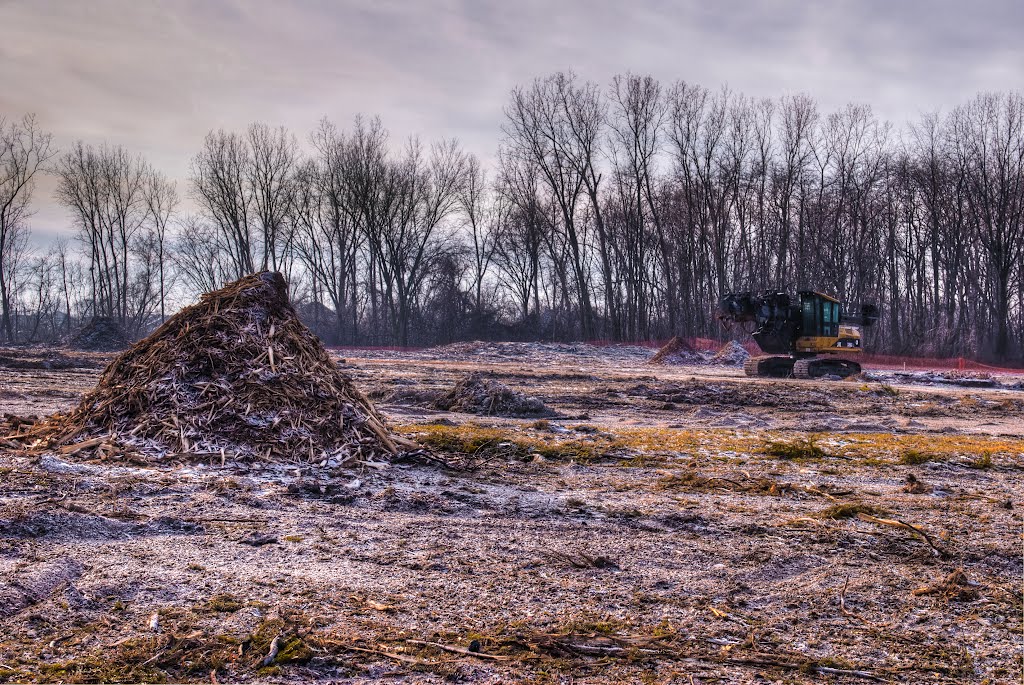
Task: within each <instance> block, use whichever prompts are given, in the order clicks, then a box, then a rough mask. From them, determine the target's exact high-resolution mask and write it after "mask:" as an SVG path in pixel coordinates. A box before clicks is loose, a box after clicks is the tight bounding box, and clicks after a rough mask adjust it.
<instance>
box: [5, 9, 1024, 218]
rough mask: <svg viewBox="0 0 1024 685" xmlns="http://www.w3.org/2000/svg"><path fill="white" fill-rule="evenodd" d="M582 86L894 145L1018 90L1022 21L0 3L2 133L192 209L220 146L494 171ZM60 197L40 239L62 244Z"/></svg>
mask: <svg viewBox="0 0 1024 685" xmlns="http://www.w3.org/2000/svg"><path fill="white" fill-rule="evenodd" d="M569 68H571V69H573V70H575V71H576V72H577V73H578V74H580V75H581V76H582V77H584V78H586V79H590V80H595V81H598V82H600V83H602V84H607V82H608V81H609V80H610V78H611V76H612V75H614V74H616V73H622V72H626V71H633V72H638V73H649V74H652V75H654V76H656V77H658V78H659V79H661V80H662V81H663V82H666V83H667V82H670V81H674V80H676V79H685V80H687V81H690V82H695V83H700V84H702V85H705V86H709V87H714V88H717V87H718V86H720V85H722V84H728V85H729V86H730V87H731V88H732V89H734V90H737V91H741V92H744V93H746V94H748V95H755V96H777V95H782V94H785V93H795V92H806V93H808V94H810V95H811V96H813V97H814V98H816V99H817V100H818V102H819V104H820V105H821V107H822V109H823V110H825V111H828V110H830V109H833V108H835V107H837V106H839V105H841V104H843V103H845V102H850V101H853V102H858V103H867V104H870V105H872V106H873V108H874V110H875V112H876V113H877V114H878V115H879V116H880V117H882V118H885V119H889V120H892V121H893V122H894V123H896V124H897V125H901V124H903V123H904V122H905V121H906V120H907V119H913V118H916V117H917V116H918V115H919V114H920V113H922V112H925V111H933V110H940V111H948V110H949V109H950V108H951V107H952V106H954V105H956V104H958V103H960V102H963V101H964V100H966V99H968V98H969V97H970V96H971V95H973V94H974V93H975V92H977V91H980V90H1021V89H1022V88H1024V2H1022V0H1003V1H1002V2H980V1H977V0H976V1H973V2H967V1H964V2H955V3H954V2H945V1H939V0H935V1H927V0H913V1H910V0H906V1H903V0H853V1H850V2H828V1H825V0H821V1H818V2H806V1H803V0H792V1H783V0H771V1H761V2H728V1H726V0H720V1H714V0H666V1H664V2H658V1H649V2H625V1H623V0H617V1H615V2H611V1H608V0H558V2H552V1H547V2H545V1H541V0H538V1H533V0H528V1H521V2H515V1H514V0H499V1H494V2H490V1H485V0H479V1H476V2H474V1H471V0H466V1H465V2H459V1H457V0H436V1H435V0H419V1H417V0H409V1H408V2H390V1H386V0H377V1H369V0H368V1H357V0H352V1H349V2H346V1H345V0H337V1H331V0H302V1H294V2H286V1H283V0H194V1H192V0H163V1H156V0H123V1H122V0H88V1H77V0H67V1H65V2H60V1H56V0H53V1H51V0H0V116H6V117H8V118H11V117H20V116H21V115H23V114H24V113H26V112H35V113H36V114H37V115H38V117H39V120H40V123H41V124H42V126H43V127H44V128H46V129H48V130H50V131H52V132H53V133H54V136H55V139H56V141H57V143H58V145H60V146H62V147H66V146H67V145H69V144H70V143H71V142H72V141H74V140H76V139H79V138H81V139H84V140H86V141H87V142H95V143H99V142H102V141H109V142H111V143H116V144H121V145H124V146H125V147H127V148H130V149H131V150H133V151H137V152H141V153H143V154H144V155H145V156H146V157H147V158H148V159H149V160H150V161H151V162H153V163H154V164H155V165H157V166H158V167H160V168H161V169H163V170H164V171H166V172H167V173H168V174H169V175H170V176H171V177H173V178H176V179H178V180H179V188H180V189H181V190H182V191H186V190H187V172H188V171H187V170H188V162H189V159H190V157H191V156H192V155H193V154H195V152H196V151H197V150H198V148H199V146H200V144H201V142H202V138H203V136H204V135H205V134H206V132H207V131H209V130H210V129H212V128H220V127H223V128H226V129H236V130H239V129H242V128H244V127H245V126H246V125H247V124H249V123H250V122H252V121H257V120H258V121H265V122H268V123H271V124H283V125H285V126H287V127H289V128H291V129H292V130H293V131H295V133H296V134H297V135H298V136H299V138H300V140H302V139H304V138H305V136H306V134H307V132H308V131H309V130H311V129H312V128H313V126H314V125H315V124H316V122H317V120H319V119H320V118H322V117H324V116H327V117H329V118H331V119H332V120H334V121H335V122H336V123H338V124H339V125H347V124H348V123H349V122H350V121H351V120H352V118H353V117H354V116H355V115H356V114H357V113H359V112H364V113H368V114H379V115H380V116H381V117H382V119H383V121H384V124H385V125H386V126H387V127H388V128H389V129H390V130H391V131H392V134H393V138H394V139H401V138H403V137H405V136H408V135H410V134H413V133H418V134H420V135H421V136H422V137H423V138H425V139H428V140H429V139H431V138H436V137H440V136H456V137H458V138H459V139H460V140H461V141H462V142H463V144H464V145H465V147H466V148H467V149H468V150H470V151H471V152H474V153H476V154H478V155H480V156H481V157H483V158H485V159H487V158H492V157H493V155H494V151H495V149H496V148H497V145H498V141H499V137H500V125H501V120H502V106H503V105H504V103H505V102H506V100H507V97H508V93H509V91H510V90H511V89H512V88H513V87H514V86H515V85H517V84H524V83H528V82H529V81H530V80H531V79H533V78H534V77H535V76H538V75H544V74H548V73H551V72H553V71H557V70H561V69H569ZM52 188H53V183H52V182H49V181H48V182H45V183H43V184H41V185H40V187H39V188H38V190H37V195H36V203H35V204H36V206H37V208H38V212H37V214H36V216H35V217H34V218H33V221H32V226H33V229H35V230H36V231H37V234H38V236H39V237H43V236H48V235H52V234H53V233H55V232H58V231H61V230H66V228H65V227H66V226H67V223H68V221H67V217H66V214H65V212H64V211H63V210H62V209H60V208H59V207H56V206H54V205H53V200H52Z"/></svg>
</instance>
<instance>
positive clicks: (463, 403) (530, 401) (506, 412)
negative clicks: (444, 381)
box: [434, 373, 552, 416]
mask: <svg viewBox="0 0 1024 685" xmlns="http://www.w3.org/2000/svg"><path fill="white" fill-rule="evenodd" d="M434 408H435V409H441V410H444V411H459V412H464V413H467V414H484V415H488V416H538V415H550V414H552V412H551V411H550V410H549V409H548V408H547V406H546V405H545V404H544V403H543V402H542V401H541V400H539V399H538V398H536V397H530V396H529V395H524V394H523V393H521V392H518V391H516V390H513V389H512V388H510V387H508V386H507V385H505V384H504V383H500V382H498V381H496V380H494V379H493V378H485V377H484V376H483V375H481V374H479V373H471V374H469V375H468V376H466V377H465V378H463V379H462V380H460V381H459V382H458V383H456V384H455V387H454V388H452V389H451V390H449V391H448V392H446V393H445V394H444V395H442V396H441V397H439V398H438V399H437V400H435V401H434Z"/></svg>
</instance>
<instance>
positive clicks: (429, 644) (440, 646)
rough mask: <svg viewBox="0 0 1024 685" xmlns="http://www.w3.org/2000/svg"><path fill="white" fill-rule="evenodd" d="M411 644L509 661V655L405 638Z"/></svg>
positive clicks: (492, 659)
mask: <svg viewBox="0 0 1024 685" xmlns="http://www.w3.org/2000/svg"><path fill="white" fill-rule="evenodd" d="M406 642H408V643H409V644H411V645H420V646H424V647H436V648H437V649H440V650H443V651H445V652H451V653H452V654H461V655H463V656H472V657H476V658H477V659H486V660H487V661H511V660H512V657H510V656H501V655H498V654H484V653H483V652H471V651H470V650H468V649H463V648H462V647H453V646H451V645H443V644H441V643H440V642H427V641H426V640H406Z"/></svg>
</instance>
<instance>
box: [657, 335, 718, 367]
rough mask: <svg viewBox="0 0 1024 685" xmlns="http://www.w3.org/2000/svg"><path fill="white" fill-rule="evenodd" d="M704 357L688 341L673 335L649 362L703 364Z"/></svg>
mask: <svg viewBox="0 0 1024 685" xmlns="http://www.w3.org/2000/svg"><path fill="white" fill-rule="evenodd" d="M705 361H706V360H705V357H704V355H702V354H701V353H700V352H698V351H697V350H696V349H695V348H694V347H693V345H691V344H690V343H689V342H688V341H686V340H684V339H683V338H680V337H679V336H675V337H674V338H672V339H671V340H669V341H668V342H667V343H665V345H664V346H663V347H662V348H661V349H660V350H658V351H657V352H655V354H654V356H653V357H651V359H650V361H649V363H650V364H703V363H704V362H705Z"/></svg>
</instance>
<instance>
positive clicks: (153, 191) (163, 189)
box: [144, 171, 178, 321]
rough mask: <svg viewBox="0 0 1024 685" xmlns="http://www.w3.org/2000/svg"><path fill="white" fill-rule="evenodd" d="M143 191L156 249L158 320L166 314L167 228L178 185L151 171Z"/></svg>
mask: <svg viewBox="0 0 1024 685" xmlns="http://www.w3.org/2000/svg"><path fill="white" fill-rule="evenodd" d="M144 193H145V197H146V207H147V209H148V210H149V220H150V224H151V228H152V232H153V246H154V248H155V250H156V258H157V268H158V271H159V279H160V320H161V321H163V320H164V319H165V318H166V316H167V313H166V304H167V269H166V265H167V261H168V260H167V239H168V236H167V229H168V226H169V225H170V222H171V218H172V217H173V216H174V212H175V210H176V209H177V207H178V187H177V183H174V182H172V181H169V180H167V177H166V176H164V175H163V174H162V173H160V172H158V171H151V172H150V174H149V176H148V177H147V178H146V185H145V189H144Z"/></svg>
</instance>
